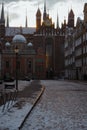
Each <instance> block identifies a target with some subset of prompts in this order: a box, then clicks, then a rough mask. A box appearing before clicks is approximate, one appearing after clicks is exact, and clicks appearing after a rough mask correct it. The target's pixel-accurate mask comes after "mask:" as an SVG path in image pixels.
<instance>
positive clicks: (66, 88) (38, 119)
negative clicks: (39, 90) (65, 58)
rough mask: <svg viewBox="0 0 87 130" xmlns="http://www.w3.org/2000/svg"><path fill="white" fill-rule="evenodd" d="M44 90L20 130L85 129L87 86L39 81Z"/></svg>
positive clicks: (86, 126)
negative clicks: (44, 87)
mask: <svg viewBox="0 0 87 130" xmlns="http://www.w3.org/2000/svg"><path fill="white" fill-rule="evenodd" d="M41 84H43V85H44V86H46V89H45V92H44V94H43V96H42V98H41V100H40V101H39V103H38V104H37V106H36V107H35V109H34V110H33V112H32V113H31V115H30V116H29V118H28V119H27V121H26V122H25V125H24V127H23V128H22V130H87V87H86V85H82V84H79V83H71V82H65V81H51V80H50V81H41Z"/></svg>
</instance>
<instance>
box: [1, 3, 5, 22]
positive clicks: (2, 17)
mask: <svg viewBox="0 0 87 130" xmlns="http://www.w3.org/2000/svg"><path fill="white" fill-rule="evenodd" d="M1 20H2V21H5V18H4V3H2V10H1Z"/></svg>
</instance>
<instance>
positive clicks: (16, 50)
mask: <svg viewBox="0 0 87 130" xmlns="http://www.w3.org/2000/svg"><path fill="white" fill-rule="evenodd" d="M14 51H15V54H16V90H17V91H18V52H19V49H18V46H16V47H15V50H14Z"/></svg>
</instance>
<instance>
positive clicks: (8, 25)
mask: <svg viewBox="0 0 87 130" xmlns="http://www.w3.org/2000/svg"><path fill="white" fill-rule="evenodd" d="M7 27H9V12H8V11H7Z"/></svg>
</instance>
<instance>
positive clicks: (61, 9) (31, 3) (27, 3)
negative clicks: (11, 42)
mask: <svg viewBox="0 0 87 130" xmlns="http://www.w3.org/2000/svg"><path fill="white" fill-rule="evenodd" d="M2 2H4V3H5V17H6V15H7V10H8V11H9V19H10V26H25V17H26V10H27V16H28V26H29V27H31V26H35V25H36V21H35V20H36V11H37V8H38V5H39V8H40V10H41V12H42V13H43V7H44V0H0V11H1V3H2ZM46 2H47V12H49V14H50V17H52V20H53V22H55V24H56V19H57V13H58V15H59V25H60V26H61V23H62V22H63V21H64V18H66V20H67V17H68V12H69V10H70V9H71V8H72V9H73V11H74V14H75V22H76V19H77V17H81V18H82V19H83V9H84V3H86V2H87V0H46Z"/></svg>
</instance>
